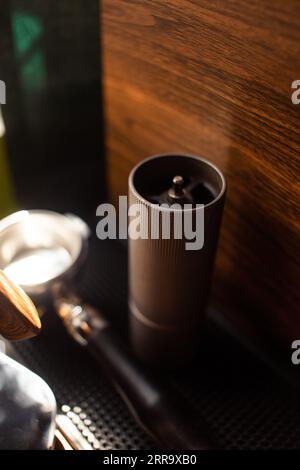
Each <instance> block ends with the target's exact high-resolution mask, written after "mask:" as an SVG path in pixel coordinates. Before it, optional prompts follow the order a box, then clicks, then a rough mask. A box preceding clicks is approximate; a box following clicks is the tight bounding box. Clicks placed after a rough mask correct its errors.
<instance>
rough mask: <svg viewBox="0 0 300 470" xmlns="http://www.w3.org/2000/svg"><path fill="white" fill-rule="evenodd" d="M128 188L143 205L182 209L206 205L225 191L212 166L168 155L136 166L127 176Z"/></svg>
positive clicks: (201, 160) (197, 160)
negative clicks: (182, 207) (190, 205)
mask: <svg viewBox="0 0 300 470" xmlns="http://www.w3.org/2000/svg"><path fill="white" fill-rule="evenodd" d="M129 185H130V186H131V190H132V191H133V193H135V194H136V195H138V197H139V198H143V199H144V202H146V203H150V204H162V203H168V204H173V203H176V202H178V203H179V204H180V205H182V206H183V205H184V204H192V205H193V206H195V205H196V204H204V205H205V206H209V205H210V204H212V203H214V202H215V201H216V200H217V199H219V198H221V196H222V194H223V193H224V191H225V188H226V183H225V178H224V176H223V174H222V173H221V172H220V170H219V169H218V168H217V167H216V166H215V165H214V164H213V163H211V162H209V161H207V160H205V159H202V158H200V157H195V156H192V155H168V154H165V155H158V156H154V157H150V158H148V159H147V160H144V161H143V162H141V163H140V164H138V165H137V166H136V167H135V168H134V169H133V170H132V172H131V174H130V177H129ZM176 192H177V194H176ZM178 196H179V197H178Z"/></svg>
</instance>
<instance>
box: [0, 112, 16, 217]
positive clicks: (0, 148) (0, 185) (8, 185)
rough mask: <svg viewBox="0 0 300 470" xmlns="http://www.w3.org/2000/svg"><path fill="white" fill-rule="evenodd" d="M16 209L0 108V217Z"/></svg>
mask: <svg viewBox="0 0 300 470" xmlns="http://www.w3.org/2000/svg"><path fill="white" fill-rule="evenodd" d="M16 209H17V204H16V199H15V194H14V189H13V182H12V178H11V175H10V172H9V167H8V161H7V151H6V145H5V126H4V122H3V118H2V113H1V108H0V218H2V217H5V216H6V215H8V214H10V213H11V212H15V210H16Z"/></svg>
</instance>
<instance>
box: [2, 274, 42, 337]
mask: <svg viewBox="0 0 300 470" xmlns="http://www.w3.org/2000/svg"><path fill="white" fill-rule="evenodd" d="M40 330H41V321H40V318H39V314H38V312H37V309H36V308H35V306H34V304H33V302H32V301H31V299H30V298H29V297H28V295H27V294H26V293H25V292H24V291H23V289H21V287H20V286H18V285H17V284H15V283H14V282H13V281H12V280H11V279H9V278H8V277H7V275H6V274H5V273H4V272H3V271H1V270H0V335H2V336H3V337H4V338H5V339H8V340H11V341H18V340H22V339H28V338H31V337H33V336H36V335H37V334H38V333H39V332H40Z"/></svg>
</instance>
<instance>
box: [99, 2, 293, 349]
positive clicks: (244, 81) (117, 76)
mask: <svg viewBox="0 0 300 470" xmlns="http://www.w3.org/2000/svg"><path fill="white" fill-rule="evenodd" d="M101 21H102V27H103V39H102V43H103V54H104V59H103V65H104V94H105V106H106V147H107V172H108V175H107V176H108V181H109V189H110V194H111V198H112V199H116V197H117V196H118V195H119V194H126V193H127V178H128V173H129V171H130V170H131V168H132V167H133V166H134V164H136V163H137V162H138V161H140V160H142V159H143V158H145V157H147V156H149V155H152V154H157V153H162V152H188V153H193V154H196V155H201V156H203V157H205V158H208V159H211V160H212V161H213V162H215V163H216V164H217V165H219V167H220V168H221V169H222V170H223V171H224V173H225V175H226V177H227V180H228V195H227V202H226V207H225V214H224V219H223V227H222V234H221V239H220V244H219V251H218V257H217V263H216V269H215V276H214V288H213V296H212V300H213V302H215V303H216V304H217V305H218V307H219V308H220V309H221V310H222V312H224V314H225V315H227V316H228V317H230V319H233V320H234V322H235V323H236V324H238V325H242V326H244V327H247V328H248V331H251V333H252V334H253V335H255V336H263V337H266V335H267V336H268V338H271V339H273V340H276V341H277V342H278V341H279V342H280V344H283V345H287V346H288V347H289V345H290V341H291V340H292V339H295V338H300V217H299V216H300V163H299V158H300V154H299V150H300V143H299V137H300V105H298V106H297V105H294V104H292V102H291V94H292V89H291V84H292V82H293V81H294V80H296V79H300V2H299V1H298V0H286V1H282V0H272V1H271V0H253V1H249V0H247V1H246V0H235V1H231V0H229V1H225V0H222V1H221V0H216V1H212V0H198V1H196V0H195V1H193V0H171V1H168V2H167V1H165V0H134V1H131V0H130V1H122V0H103V1H102V19H101Z"/></svg>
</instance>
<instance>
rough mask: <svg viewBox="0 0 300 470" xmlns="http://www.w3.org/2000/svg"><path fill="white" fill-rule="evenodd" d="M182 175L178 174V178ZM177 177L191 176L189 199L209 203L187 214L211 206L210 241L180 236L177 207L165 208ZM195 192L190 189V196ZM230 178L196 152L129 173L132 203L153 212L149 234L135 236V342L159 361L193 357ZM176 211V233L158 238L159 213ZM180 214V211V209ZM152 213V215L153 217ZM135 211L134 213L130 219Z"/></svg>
mask: <svg viewBox="0 0 300 470" xmlns="http://www.w3.org/2000/svg"><path fill="white" fill-rule="evenodd" d="M176 175H180V176H179V177H176V178H175V179H174V176H176ZM172 179H174V181H175V183H177V181H185V182H187V185H186V188H187V191H186V193H185V195H184V194H183V193H182V194H183V196H184V198H185V200H186V201H187V202H190V201H191V200H194V201H196V202H197V203H198V202H199V203H203V206H202V208H200V209H199V208H197V207H198V206H197V205H195V204H194V205H193V206H192V208H190V207H189V208H185V207H186V206H184V205H183V206H182V208H181V209H180V208H179V209H178V210H179V211H180V210H181V211H182V214H181V215H182V216H184V215H185V213H186V211H191V212H192V218H191V219H190V220H192V221H193V223H194V219H195V217H196V212H197V211H198V210H202V211H204V213H203V215H204V227H203V233H204V245H203V247H202V248H201V249H199V250H187V249H186V242H187V240H186V239H185V237H184V236H183V237H182V238H181V239H178V238H177V237H175V236H174V232H173V230H172V229H173V228H174V225H175V223H176V221H175V220H176V219H175V211H173V210H172V209H171V208H169V209H166V208H162V207H161V206H160V204H159V202H165V200H166V195H167V198H168V194H171V192H170V191H173V193H174V192H175V193H176V187H175V189H174V190H172V189H171V190H170V191H169V192H168V187H170V185H171V184H172ZM188 192H189V194H188ZM225 192H226V182H225V178H224V176H223V174H222V173H221V171H220V170H219V169H218V168H217V167H216V166H215V165H214V164H213V163H211V162H209V161H207V160H204V159H202V158H198V157H194V156H190V155H158V156H155V157H152V158H149V159H147V160H144V161H143V162H142V163H140V164H139V165H137V166H136V167H135V168H134V169H133V170H132V172H131V174H130V176H129V205H130V206H132V205H133V204H138V205H140V206H142V207H145V208H147V209H152V212H151V211H150V210H148V212H147V214H148V215H147V216H143V217H144V222H145V224H146V225H145V226H144V229H145V227H146V229H145V230H146V231H147V237H144V238H137V239H133V238H131V237H129V308H130V330H131V340H132V345H133V348H134V350H135V352H136V354H137V356H138V357H139V358H140V359H141V360H143V361H145V362H147V363H149V364H151V365H157V366H167V367H174V366H176V365H177V364H179V363H182V362H184V361H186V360H188V359H189V358H191V356H192V355H193V353H194V352H195V350H196V346H197V341H198V332H199V327H200V325H201V322H202V320H203V316H204V312H205V306H206V303H207V299H208V294H209V289H210V284H211V276H212V270H213V264H214V257H215V252H216V247H217V241H218V236H219V231H220V224H221V218H222V212H223V205H224V199H225ZM165 211H170V221H171V222H170V224H171V231H170V238H169V239H163V237H162V232H161V231H160V232H159V236H158V238H156V239H153V237H152V235H153V233H152V231H151V230H152V229H151V227H152V226H153V218H155V220H156V221H157V220H159V221H161V220H162V217H163V213H165ZM177 215H178V214H177ZM145 217H146V219H145ZM131 221H132V217H130V216H129V224H130V222H131Z"/></svg>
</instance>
